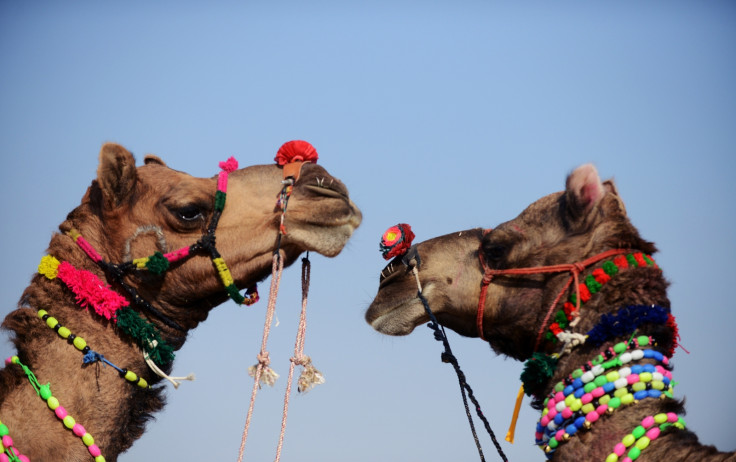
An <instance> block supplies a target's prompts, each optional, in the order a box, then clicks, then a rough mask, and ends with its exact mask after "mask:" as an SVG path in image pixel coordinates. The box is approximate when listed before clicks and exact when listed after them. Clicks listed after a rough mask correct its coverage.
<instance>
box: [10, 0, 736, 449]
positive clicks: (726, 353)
mask: <svg viewBox="0 0 736 462" xmlns="http://www.w3.org/2000/svg"><path fill="white" fill-rule="evenodd" d="M735 62H736V4H734V3H733V2H729V1H710V2H699V1H670V2H633V1H618V2H555V3H554V4H551V3H550V2H542V1H530V2H484V1H462V2H438V1H422V2H419V1H412V2H380V1H379V2H322V1H313V2H296V1H292V2H282V1H270V2H266V1H258V2H256V1H249V2H235V1H233V2H208V5H207V6H206V7H204V6H201V5H200V4H197V3H193V2H188V1H178V2H173V1H162V2H140V1H132V2H94V1H86V0H83V1H76V2H62V3H59V2H38V1H37V2H17V1H16V2H12V1H4V2H0V153H1V154H2V164H1V168H0V175H1V180H0V192H1V193H2V197H4V198H5V199H4V200H3V201H2V205H0V207H1V209H0V210H1V213H2V216H3V217H4V224H3V227H2V229H3V240H2V244H1V247H0V248H1V249H2V252H3V255H5V257H4V261H5V264H4V265H2V267H1V269H0V272H1V273H0V274H1V277H0V281H2V282H0V301H1V302H2V304H1V305H0V306H1V308H0V314H1V315H2V316H4V315H5V314H6V313H7V312H9V311H10V310H12V309H13V308H14V306H15V304H16V303H17V301H18V299H19V297H20V295H21V292H22V290H23V288H24V287H25V286H26V284H27V283H28V281H29V279H30V277H31V275H32V274H33V272H34V271H35V267H36V265H37V264H38V261H39V258H40V257H41V256H42V255H43V254H44V250H45V248H46V246H47V244H48V240H49V237H50V235H51V233H52V232H53V231H54V230H55V229H56V227H57V225H58V224H59V223H60V222H61V221H62V220H63V219H64V217H65V216H66V213H67V212H68V211H69V210H71V209H72V208H73V207H74V206H75V205H77V204H78V203H79V200H80V199H81V196H82V194H83V193H84V191H85V189H86V187H87V186H88V185H89V183H90V181H91V180H92V179H93V178H94V175H95V170H96V162H97V160H96V159H97V153H98V151H99V148H100V145H101V144H102V143H103V142H105V141H116V142H119V143H121V144H123V145H125V146H126V147H127V148H128V149H130V150H131V151H133V152H134V153H135V154H136V155H137V157H138V159H139V160H142V157H143V155H144V154H146V153H149V152H150V153H155V154H157V155H159V156H160V157H162V158H163V159H164V160H165V161H166V162H168V163H169V165H171V166H172V167H174V168H176V169H179V170H184V171H187V172H189V173H192V174H194V175H197V176H210V175H214V174H215V173H216V172H217V162H218V161H220V160H223V159H225V158H227V157H228V156H230V155H234V156H236V157H237V158H238V160H239V161H240V163H241V165H246V164H257V163H270V162H271V161H272V159H273V156H274V154H275V151H276V149H277V148H278V147H279V146H280V145H281V144H282V143H283V142H285V141H287V140H290V139H306V140H308V141H310V142H312V143H313V144H314V146H315V147H316V148H317V150H318V151H319V154H320V162H321V163H322V164H323V165H324V166H325V167H326V168H328V169H329V170H330V171H331V172H332V173H333V174H335V175H336V176H338V177H340V178H341V179H342V180H344V182H345V183H346V184H347V186H348V188H349V189H350V191H351V194H352V196H353V199H354V200H355V202H356V203H357V204H358V205H359V206H360V207H361V208H362V210H363V213H364V222H363V225H362V227H361V228H360V229H359V230H358V231H357V233H356V234H355V236H354V238H353V240H352V241H351V242H350V243H349V245H348V247H347V248H346V249H345V251H344V252H343V253H342V254H341V255H339V256H338V257H337V258H335V259H326V258H324V257H321V256H313V257H312V263H313V268H312V287H311V291H310V303H309V308H310V314H309V316H310V317H309V330H308V332H307V339H306V352H307V354H309V355H311V356H312V358H313V360H314V362H315V364H316V366H317V367H318V368H319V369H321V370H322V371H323V372H324V374H325V376H326V378H327V383H325V384H324V385H322V386H320V387H318V388H317V389H315V390H313V391H311V392H310V393H308V394H307V395H304V396H297V397H295V398H294V399H293V400H292V407H291V414H290V419H289V425H288V428H287V434H286V441H285V447H284V453H283V458H282V460H284V461H321V462H329V461H344V460H350V461H359V462H361V461H377V460H385V461H402V462H403V461H422V462H435V461H436V462H439V461H450V460H477V452H476V449H475V447H474V444H473V441H472V438H471V436H470V432H469V431H468V426H467V422H466V420H465V415H464V411H463V408H462V405H461V401H460V397H459V393H458V388H457V382H456V379H455V377H454V375H453V373H452V370H451V368H450V367H449V366H448V365H446V364H443V363H441V362H440V359H439V354H440V350H441V349H440V345H439V344H438V343H437V342H435V341H434V340H433V338H432V335H431V333H430V331H429V330H428V329H426V330H425V329H422V328H420V329H418V330H417V331H416V332H415V333H414V334H413V335H411V336H408V337H405V338H389V337H384V336H381V335H380V334H378V333H376V332H374V331H372V329H371V328H370V327H369V326H368V325H367V324H365V322H364V321H363V312H364V310H365V308H366V307H367V306H368V304H369V303H370V301H371V299H372V297H373V296H374V295H375V292H376V290H377V287H378V274H379V271H380V269H381V268H382V267H383V264H384V261H383V260H382V259H381V258H380V255H379V252H378V241H379V239H380V236H381V234H382V233H383V231H384V230H385V229H386V228H387V227H388V226H390V225H393V224H395V223H397V222H406V223H409V224H411V225H412V227H413V229H414V231H415V232H416V234H417V240H418V241H421V240H424V239H428V238H430V237H434V236H437V235H440V234H445V233H448V232H451V231H455V230H460V229H465V228H470V227H475V226H485V227H488V226H493V225H495V224H497V223H499V222H502V221H505V220H508V219H511V218H513V217H514V216H516V215H517V214H518V213H519V212H520V211H521V210H522V209H523V208H524V207H525V206H526V205H527V204H528V203H530V202H532V201H533V200H535V199H537V198H538V197H540V196H542V195H545V194H547V193H550V192H553V191H557V190H560V189H562V187H563V185H564V180H565V176H566V174H567V173H568V172H569V171H570V170H571V169H573V168H574V167H576V166H577V165H579V164H582V163H585V162H594V163H595V164H596V165H597V166H598V168H599V171H600V172H601V175H602V176H603V177H615V179H616V182H617V185H618V187H619V191H620V193H621V195H622V196H623V198H624V200H625V202H626V204H627V209H628V212H629V214H630V216H631V218H632V220H633V222H634V223H635V224H636V225H637V227H638V228H639V230H640V231H641V233H642V235H643V236H644V237H645V238H647V239H650V240H653V241H655V242H656V243H657V244H658V246H659V249H660V253H659V254H657V255H656V259H657V261H658V263H659V264H660V266H661V267H662V268H663V269H664V271H665V274H666V276H667V277H668V278H669V279H670V280H671V282H672V286H671V290H670V296H671V300H672V304H673V309H674V313H675V314H676V316H677V318H678V320H679V322H680V327H681V334H682V344H683V345H684V346H685V347H686V348H687V349H688V350H689V351H690V354H689V355H688V354H685V353H684V352H683V351H682V350H680V351H678V352H677V354H676V355H675V358H674V364H675V365H676V378H677V380H679V381H680V382H681V383H680V385H678V387H677V388H676V394H677V395H678V396H680V397H683V396H686V397H687V403H688V410H689V413H688V417H687V422H688V424H689V426H690V427H691V428H692V429H694V430H696V431H697V432H698V433H699V435H700V438H701V440H703V441H705V442H707V443H713V444H717V445H718V446H719V447H720V448H721V449H731V450H733V449H734V448H736V439H734V430H733V429H734V428H736V400H734V399H733V396H732V393H731V392H729V390H730V384H731V383H732V382H733V381H734V380H736V373H735V372H734V368H733V367H732V365H731V363H732V362H733V361H732V358H733V355H734V353H736V348H735V347H734V344H733V330H734V326H736V310H735V309H734V308H735V304H734V302H733V301H732V293H731V292H730V290H732V288H733V262H734V260H735V259H736V249H735V247H734V240H733V229H734V225H735V221H736V213H735V212H736V207H734V202H733V201H734V199H736V194H735V193H736V189H735V188H734V186H733V177H734V174H736V160H735V159H736V152H734V151H735V148H736V91H735V89H734V86H735V85H736V83H735V82H736V68H735V67H734V64H735ZM265 287H267V285H264V288H265ZM299 290H300V289H299V269H298V267H292V268H291V269H290V270H288V271H286V273H285V276H284V278H283V281H282V288H281V294H280V296H279V304H278V311H277V315H278V317H279V320H280V325H279V327H278V328H276V329H275V330H274V332H273V334H272V337H271V342H270V351H271V358H272V360H273V367H274V368H276V369H277V371H278V372H280V373H282V376H283V377H285V374H286V372H287V370H288V358H289V356H290V355H291V352H292V349H293V341H294V335H295V331H296V323H297V317H298V316H297V315H298V310H299V296H300V295H299ZM264 311H265V303H263V302H262V303H259V304H258V305H256V306H254V307H251V308H245V309H243V308H238V307H236V306H235V305H233V304H231V303H228V304H225V305H223V306H221V307H219V308H218V309H216V310H214V311H213V313H212V315H211V316H210V319H209V320H208V321H207V322H206V323H204V324H203V325H202V326H201V327H200V328H198V329H196V330H195V331H193V332H192V333H191V335H190V338H189V341H188V342H187V343H186V345H185V346H184V348H183V349H182V350H181V351H180V352H179V353H178V354H177V362H176V364H175V367H174V371H175V373H176V374H178V375H185V374H187V373H189V372H195V373H196V374H197V377H198V380H197V381H196V382H194V383H186V384H184V385H182V386H181V387H180V388H179V390H176V391H175V390H173V389H171V390H169V392H168V400H169V405H168V406H167V407H166V409H165V410H164V412H162V413H160V414H158V416H157V420H156V421H155V422H153V423H151V424H150V426H149V431H148V432H147V433H146V434H145V436H144V437H143V438H142V439H140V440H139V441H138V442H137V443H136V444H135V445H134V446H133V448H132V449H131V450H130V451H129V453H127V454H125V455H123V456H122V457H121V459H120V460H121V461H133V460H235V459H236V458H237V453H238V447H239V444H240V436H241V432H242V429H243V423H244V422H245V414H246V411H247V404H248V395H249V392H250V389H251V384H252V382H251V379H250V378H249V377H248V376H247V375H246V369H247V367H248V366H250V365H251V364H253V363H254V362H255V355H256V353H257V352H258V349H259V345H260V331H261V329H262V327H263V317H264ZM450 341H451V342H452V345H453V349H454V350H455V352H456V354H457V355H458V357H459V360H460V364H461V366H462V367H463V369H464V370H465V371H466V373H467V376H468V379H469V381H470V383H471V385H472V386H473V388H474V390H475V391H476V395H477V396H478V397H479V399H480V401H481V404H482V406H483V408H484V410H485V413H486V415H488V416H489V418H490V421H491V425H492V427H493V428H494V430H495V431H496V433H497V434H498V435H499V437H503V435H504V434H505V432H506V427H507V425H508V422H509V419H510V416H511V408H512V405H513V400H514V397H515V395H516V390H517V388H518V385H519V381H518V376H519V373H520V371H521V364H520V363H517V362H514V361H511V360H505V359H504V358H501V357H496V356H495V355H494V354H493V353H492V352H491V351H490V349H489V348H488V347H487V346H486V345H484V344H483V343H482V342H480V341H479V340H470V339H463V338H460V337H458V336H457V335H452V336H451V338H450ZM0 352H1V353H2V356H3V357H5V356H8V355H9V354H10V353H11V348H10V345H9V342H8V340H7V335H3V336H2V338H0ZM284 387H285V382H284V379H282V380H281V381H280V382H279V383H278V384H277V386H276V387H275V388H274V389H264V390H262V391H261V393H260V394H259V400H258V403H257V405H256V409H255V416H254V421H253V425H252V427H251V433H250V438H249V443H248V447H247V448H246V460H254V461H261V460H269V459H272V458H273V457H274V454H275V448H276V443H277V440H278V433H279V428H280V426H279V425H280V413H281V400H282V399H283V391H284ZM536 419H537V414H536V412H534V411H533V410H531V409H530V408H529V407H528V406H527V405H525V406H524V411H523V412H522V415H521V419H520V422H519V427H518V429H517V442H516V443H515V444H514V445H513V446H512V445H509V444H508V443H505V442H503V443H502V444H503V447H504V450H505V451H506V454H507V455H508V456H509V457H510V459H511V460H514V461H526V460H543V455H542V453H541V452H540V451H539V450H538V449H537V448H536V447H534V446H533V444H532V443H533V441H532V440H533V429H534V424H535V421H536ZM482 442H483V445H484V448H485V453H486V457H487V460H489V461H490V460H498V458H497V456H496V454H495V451H494V449H493V447H492V445H491V443H490V440H489V438H488V437H485V438H483V439H482Z"/></svg>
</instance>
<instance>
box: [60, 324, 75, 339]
mask: <svg viewBox="0 0 736 462" xmlns="http://www.w3.org/2000/svg"><path fill="white" fill-rule="evenodd" d="M56 332H57V333H58V334H59V337H61V338H69V335H71V333H72V331H70V330H69V328H67V327H64V326H61V327H59V330H58V331H56Z"/></svg>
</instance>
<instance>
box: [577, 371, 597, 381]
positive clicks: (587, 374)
mask: <svg viewBox="0 0 736 462" xmlns="http://www.w3.org/2000/svg"><path fill="white" fill-rule="evenodd" d="M593 379H595V375H594V374H593V372H592V371H586V372H584V373H583V375H582V376H580V380H582V381H583V383H588V382H592V381H593Z"/></svg>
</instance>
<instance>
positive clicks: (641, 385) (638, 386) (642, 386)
mask: <svg viewBox="0 0 736 462" xmlns="http://www.w3.org/2000/svg"><path fill="white" fill-rule="evenodd" d="M631 389H632V390H634V391H642V390H646V389H647V384H646V383H644V382H636V383H635V384H633V385H632V386H631Z"/></svg>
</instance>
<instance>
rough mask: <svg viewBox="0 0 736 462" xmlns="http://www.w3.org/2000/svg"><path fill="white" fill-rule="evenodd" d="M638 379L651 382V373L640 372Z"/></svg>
mask: <svg viewBox="0 0 736 462" xmlns="http://www.w3.org/2000/svg"><path fill="white" fill-rule="evenodd" d="M639 380H641V381H642V382H644V383H646V382H651V381H652V373H651V372H642V373H641V374H639Z"/></svg>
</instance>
